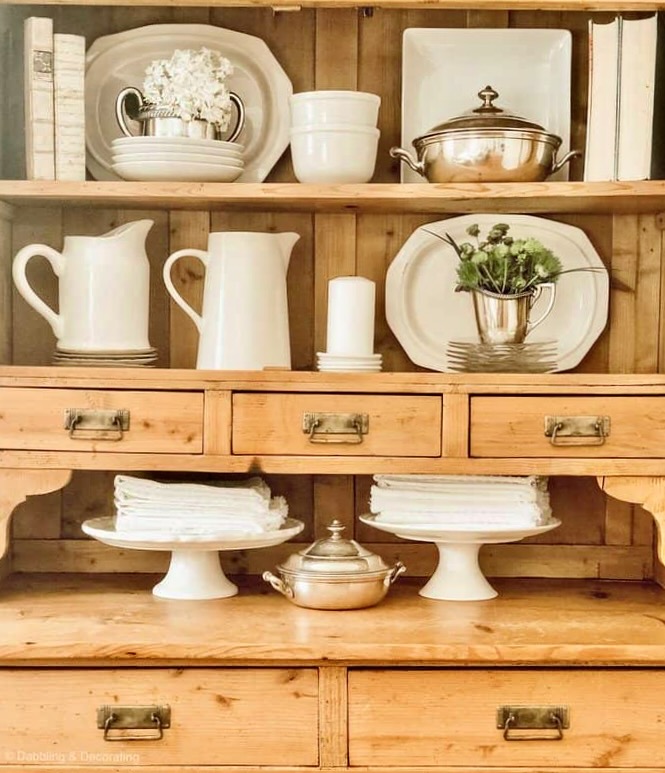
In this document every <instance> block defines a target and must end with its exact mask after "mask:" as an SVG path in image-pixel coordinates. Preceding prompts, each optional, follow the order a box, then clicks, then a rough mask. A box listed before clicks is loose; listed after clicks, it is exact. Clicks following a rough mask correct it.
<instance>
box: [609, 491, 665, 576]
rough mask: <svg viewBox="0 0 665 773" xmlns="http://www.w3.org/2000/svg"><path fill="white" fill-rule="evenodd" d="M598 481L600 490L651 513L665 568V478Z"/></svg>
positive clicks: (660, 555) (658, 547)
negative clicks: (640, 506)
mask: <svg viewBox="0 0 665 773" xmlns="http://www.w3.org/2000/svg"><path fill="white" fill-rule="evenodd" d="M596 480H597V481H598V485H599V486H600V488H601V489H602V490H603V491H605V492H606V493H607V494H609V495H610V496H611V497H614V499H620V500H621V501H622V502H632V503H633V504H638V505H642V507H643V508H644V509H645V510H647V511H648V512H649V513H651V515H652V516H653V519H654V521H655V522H656V533H657V535H658V543H657V548H656V550H657V556H658V560H659V561H660V563H661V564H662V565H663V566H665V477H660V476H658V477H651V476H644V477H640V476H618V477H616V478H615V477H611V478H610V477H605V478H597V479H596Z"/></svg>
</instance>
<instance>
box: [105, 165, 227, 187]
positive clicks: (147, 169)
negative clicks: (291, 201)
mask: <svg viewBox="0 0 665 773" xmlns="http://www.w3.org/2000/svg"><path fill="white" fill-rule="evenodd" d="M113 171H114V172H115V173H116V174H117V175H119V176H120V177H122V178H123V180H134V181H157V180H159V181H161V182H233V181H234V180H237V179H238V177H240V175H241V174H242V168H238V167H235V166H224V165H222V164H191V163H189V162H188V163H182V162H181V161H122V162H119V163H114V164H113Z"/></svg>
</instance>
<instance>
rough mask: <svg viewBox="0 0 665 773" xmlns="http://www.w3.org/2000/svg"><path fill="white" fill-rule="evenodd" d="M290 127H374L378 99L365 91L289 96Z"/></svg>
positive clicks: (312, 92)
mask: <svg viewBox="0 0 665 773" xmlns="http://www.w3.org/2000/svg"><path fill="white" fill-rule="evenodd" d="M289 101H290V103H291V126H292V127H298V126H305V125H307V124H351V125H354V126H376V122H377V119H378V115H379V105H380V104H381V97H379V96H377V95H376V94H370V93H368V92H366V91H302V92H300V93H299V94H292V95H291V97H290V98H289Z"/></svg>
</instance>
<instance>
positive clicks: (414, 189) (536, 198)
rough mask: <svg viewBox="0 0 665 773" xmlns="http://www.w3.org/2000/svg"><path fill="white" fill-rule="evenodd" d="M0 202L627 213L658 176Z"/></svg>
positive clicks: (655, 200) (171, 188)
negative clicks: (637, 179) (630, 179)
mask: <svg viewBox="0 0 665 773" xmlns="http://www.w3.org/2000/svg"><path fill="white" fill-rule="evenodd" d="M2 201H4V202H5V203H6V204H10V205H16V206H57V207H60V206H80V207H122V208H123V209H185V210H187V209H195V210H200V209H211V210H216V209H224V210H225V211H229V210H236V211H261V210H263V211H266V210H269V211H290V212H293V211H300V212H367V213H370V212H402V213H403V212H433V213H447V212H450V213H467V212H468V213H473V212H477V211H478V210H479V209H482V210H483V211H491V212H497V213H502V212H522V213H557V212H561V213H564V212H575V213H580V212H588V213H612V212H618V213H622V214H627V213H644V212H660V211H661V210H665V181H664V180H651V181H641V182H598V183H584V182H542V183H493V184H492V183H456V184H445V185H444V184H438V185H435V184H428V183H419V184H408V185H407V184H405V185H400V184H391V183H369V184H366V185H305V184H301V183H182V182H179V183H175V182H174V183H169V182H163V183H161V182H160V183H156V182H153V183H150V182H95V181H90V182H64V181H54V182H51V181H46V182H45V181H41V180H4V181H0V202H2Z"/></svg>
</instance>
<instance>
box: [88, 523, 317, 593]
mask: <svg viewBox="0 0 665 773" xmlns="http://www.w3.org/2000/svg"><path fill="white" fill-rule="evenodd" d="M304 527H305V524H304V523H303V522H302V521H297V520H296V519H295V518H287V519H286V521H285V522H284V524H283V526H282V528H281V529H279V530H277V531H269V532H263V533H262V534H244V535H240V534H229V533H226V534H186V535H182V536H175V535H173V534H164V533H160V532H157V531H147V532H135V531H132V532H127V531H125V532H122V531H118V530H117V529H116V528H115V517H114V516H105V517H102V518H90V519H89V520H87V521H84V522H83V524H82V526H81V528H82V529H83V531H84V532H85V533H86V534H89V535H90V536H91V537H94V538H95V539H97V540H99V541H100V542H103V543H104V544H105V545H111V546H112V547H114V548H129V549H131V550H169V551H171V563H170V565H169V570H168V572H167V573H166V576H165V577H164V579H163V580H161V581H160V582H158V583H157V585H155V587H154V588H153V589H152V592H153V593H154V595H155V596H160V597H161V598H165V599H223V598H228V597H229V596H235V595H236V593H237V592H238V587H237V586H236V585H234V584H233V583H232V582H231V581H230V580H229V579H228V577H227V576H226V575H225V574H224V571H223V569H222V567H221V565H220V563H219V554H218V551H220V550H252V549H254V548H267V547H272V546H273V545H279V544H280V543H282V542H286V541H287V540H289V539H291V537H294V536H295V535H296V534H298V533H299V532H301V531H302V530H303V528H304Z"/></svg>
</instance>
